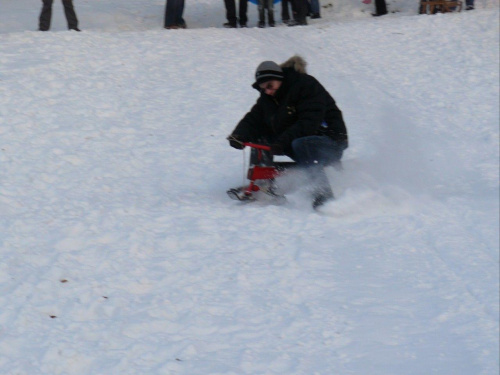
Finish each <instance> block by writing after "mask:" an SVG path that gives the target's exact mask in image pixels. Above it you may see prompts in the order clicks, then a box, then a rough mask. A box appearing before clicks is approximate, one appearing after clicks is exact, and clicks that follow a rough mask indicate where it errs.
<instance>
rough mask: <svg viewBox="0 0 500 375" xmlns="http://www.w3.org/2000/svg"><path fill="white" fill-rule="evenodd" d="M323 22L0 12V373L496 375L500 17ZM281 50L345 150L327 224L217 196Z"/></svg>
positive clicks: (133, 6)
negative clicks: (183, 26) (304, 72)
mask: <svg viewBox="0 0 500 375" xmlns="http://www.w3.org/2000/svg"><path fill="white" fill-rule="evenodd" d="M34 3H36V4H34ZM124 3H126V4H124ZM326 3H327V2H324V1H323V2H322V4H323V5H326ZM332 4H333V6H332V7H329V8H327V9H324V11H323V18H322V19H320V20H317V21H312V22H311V23H310V26H308V27H299V28H287V27H276V28H274V29H257V28H249V29H244V30H225V29H223V28H221V27H220V25H221V24H222V23H223V22H224V8H223V4H222V2H221V1H219V0H198V1H197V2H188V3H187V4H186V20H187V22H188V26H189V27H190V29H188V30H169V31H166V30H163V29H162V28H161V24H162V15H163V7H164V2H163V1H158V0H155V1H150V2H144V1H142V0H129V1H127V2H122V1H118V0H106V2H103V1H97V0H87V1H83V0H81V1H75V7H76V10H77V13H78V16H79V18H80V21H81V28H82V29H83V30H84V31H83V32H81V33H76V32H68V31H65V25H64V17H63V14H62V9H61V5H60V2H56V4H55V5H54V23H53V32H49V33H40V32H36V31H33V30H35V29H36V18H37V17H38V12H39V5H40V4H39V3H38V2H33V1H31V0H16V1H10V0H9V1H8V0H0V8H1V14H0V166H1V168H0V373H1V374H9V375H10V374H29V375H32V374H120V375H122V374H168V375H170V374H183V375H206V374H210V375H212V374H213V375H214V374H234V375H236V374H237V375H241V374H248V375H256V374H270V375H278V374H279V375H285V374H301V375H312V374H321V375H328V374H340V375H344V374H346V375H348V374H355V375H358V374H360V375H364V374H371V375H427V374H439V375H473V374H483V375H494V374H498V369H499V354H498V345H499V339H498V337H499V336H498V335H499V322H498V314H499V300H498V295H499V294H498V293H499V234H498V227H499V122H498V121H499V106H498V103H499V21H498V20H499V3H498V0H494V1H493V0H484V1H477V9H476V10H475V11H472V12H462V13H455V14H446V15H442V14H439V15H435V16H420V15H417V10H416V9H414V4H413V2H412V1H409V0H408V1H394V2H392V3H390V4H389V6H390V8H391V9H392V10H394V11H397V12H396V13H392V14H390V15H388V16H385V17H380V18H372V17H371V16H370V15H369V12H370V11H371V10H372V9H371V7H373V5H371V6H368V5H365V4H362V3H361V2H359V3H356V2H353V1H339V2H332ZM278 9H279V5H278ZM250 14H251V21H252V20H253V21H254V22H256V16H255V6H253V5H252V6H251V12H250ZM295 53H299V54H301V55H302V56H303V57H304V58H305V59H306V60H307V61H308V63H309V66H308V69H309V72H310V74H312V75H314V76H315V77H317V78H318V79H319V80H320V81H321V82H322V83H323V84H324V85H325V86H326V87H327V88H328V89H329V91H330V92H331V93H332V95H333V96H334V97H335V99H336V101H337V103H338V105H339V107H340V108H341V109H342V111H343V113H344V117H345V120H346V123H347V126H348V130H349V134H350V145H351V147H350V148H349V149H348V151H347V152H346V154H345V158H344V167H345V170H344V171H343V172H338V171H334V170H330V171H328V173H329V177H330V178H331V182H332V185H333V188H334V191H335V194H336V196H337V200H336V201H335V202H333V203H331V204H329V205H327V206H326V207H324V209H323V210H322V211H321V213H319V214H318V213H316V212H314V211H313V210H312V209H311V208H310V202H309V201H308V199H307V197H306V194H305V193H304V192H303V191H301V190H300V189H299V190H296V191H294V192H293V193H292V194H290V195H289V197H288V204H287V205H284V206H272V205H262V204H253V205H239V204H238V203H236V202H234V201H230V200H228V199H227V197H226V194H225V190H226V189H227V188H228V187H233V186H237V185H239V184H241V182H242V180H243V159H244V157H245V156H246V157H247V156H248V152H246V153H245V154H244V153H242V152H239V151H236V150H234V149H231V148H229V147H228V145H227V142H226V141H225V139H224V138H225V136H226V135H227V134H229V132H230V131H231V130H232V128H233V127H234V125H235V124H236V123H237V121H238V120H239V119H240V118H241V117H242V116H243V114H244V113H245V112H246V111H247V110H248V109H249V108H250V107H251V105H252V104H253V102H254V101H255V99H256V94H257V93H256V92H255V91H254V90H252V89H251V88H250V85H251V83H252V78H253V72H254V69H255V67H256V65H257V64H258V63H259V62H260V61H262V60H267V59H274V60H276V61H278V62H281V61H284V60H285V59H287V58H288V57H290V56H291V55H293V54H295ZM242 154H243V155H242ZM283 183H284V182H283Z"/></svg>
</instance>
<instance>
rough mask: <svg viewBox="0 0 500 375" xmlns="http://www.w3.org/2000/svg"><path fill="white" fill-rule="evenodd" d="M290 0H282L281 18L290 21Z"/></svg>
mask: <svg viewBox="0 0 500 375" xmlns="http://www.w3.org/2000/svg"><path fill="white" fill-rule="evenodd" d="M289 2H290V0H281V20H282V21H289V20H290V12H289V11H288V4H289Z"/></svg>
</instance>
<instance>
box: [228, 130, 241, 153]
mask: <svg viewBox="0 0 500 375" xmlns="http://www.w3.org/2000/svg"><path fill="white" fill-rule="evenodd" d="M226 139H227V140H228V141H229V146H231V147H233V148H235V149H237V150H243V149H244V148H245V145H244V144H243V142H244V140H243V139H241V137H239V136H238V135H235V134H231V135H230V136H228V137H227V138H226Z"/></svg>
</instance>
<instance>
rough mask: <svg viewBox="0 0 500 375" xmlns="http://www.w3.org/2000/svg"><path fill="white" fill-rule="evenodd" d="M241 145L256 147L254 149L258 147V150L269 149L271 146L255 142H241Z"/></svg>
mask: <svg viewBox="0 0 500 375" xmlns="http://www.w3.org/2000/svg"><path fill="white" fill-rule="evenodd" d="M243 145H244V146H248V147H252V148H256V149H259V150H266V151H271V147H269V146H265V145H259V144H257V143H251V142H243Z"/></svg>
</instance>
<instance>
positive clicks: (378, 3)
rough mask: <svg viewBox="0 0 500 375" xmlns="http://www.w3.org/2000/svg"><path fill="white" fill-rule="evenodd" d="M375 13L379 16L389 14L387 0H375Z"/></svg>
mask: <svg viewBox="0 0 500 375" xmlns="http://www.w3.org/2000/svg"><path fill="white" fill-rule="evenodd" d="M375 14H376V15H377V16H383V15H384V14H387V6H386V4H385V0H375Z"/></svg>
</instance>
